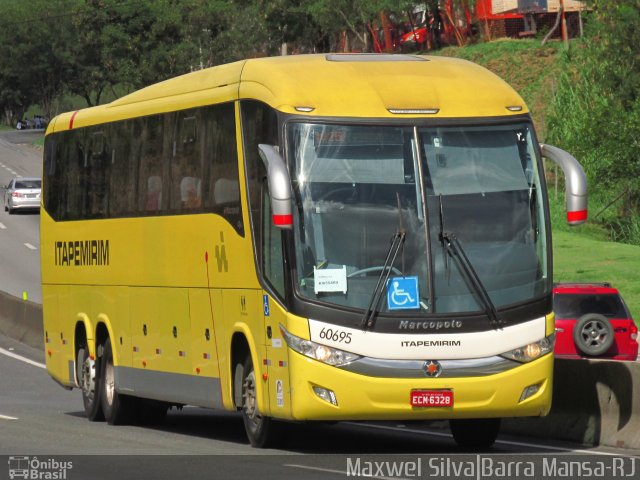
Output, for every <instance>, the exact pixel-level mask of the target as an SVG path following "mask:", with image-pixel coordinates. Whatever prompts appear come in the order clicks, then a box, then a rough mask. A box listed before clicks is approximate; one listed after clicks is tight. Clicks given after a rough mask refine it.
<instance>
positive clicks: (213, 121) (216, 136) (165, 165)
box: [44, 103, 244, 234]
mask: <svg viewBox="0 0 640 480" xmlns="http://www.w3.org/2000/svg"><path fill="white" fill-rule="evenodd" d="M44 157H45V158H44V174H45V180H46V181H45V192H44V202H45V209H46V210H47V212H48V213H49V214H50V215H51V216H52V217H53V218H54V219H56V220H79V219H88V218H112V217H125V216H146V215H170V214H178V213H206V212H213V213H217V214H220V215H222V216H224V217H225V218H226V219H227V220H228V221H229V222H230V223H231V225H233V227H234V228H235V229H236V230H237V231H238V232H239V233H240V234H243V232H244V230H243V228H244V227H243V225H242V210H241V203H240V186H239V181H238V178H239V172H238V157H237V148H236V124H235V109H234V105H233V104H232V103H228V104H223V105H216V106H211V107H204V108H197V109H190V110H183V111H179V112H171V113H166V114H162V115H152V116H148V117H141V118H137V119H132V120H125V121H121V122H114V123H112V124H105V125H99V126H94V127H87V128H80V129H76V130H72V131H66V132H61V133H56V134H50V135H48V136H47V138H46V142H45V155H44Z"/></svg>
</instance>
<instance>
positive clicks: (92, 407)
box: [76, 345, 104, 422]
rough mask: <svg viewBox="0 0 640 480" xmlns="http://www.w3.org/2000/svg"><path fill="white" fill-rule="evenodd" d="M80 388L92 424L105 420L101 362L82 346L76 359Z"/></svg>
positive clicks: (85, 409)
mask: <svg viewBox="0 0 640 480" xmlns="http://www.w3.org/2000/svg"><path fill="white" fill-rule="evenodd" d="M76 375H77V377H78V386H79V387H80V390H82V403H83V404H84V413H85V414H86V415H87V418H88V419H89V421H91V422H100V421H102V420H104V415H103V414H102V409H101V408H100V362H99V361H97V360H94V359H92V358H91V357H90V356H89V349H88V348H87V346H86V345H82V346H81V347H80V348H79V349H78V356H77V357H76Z"/></svg>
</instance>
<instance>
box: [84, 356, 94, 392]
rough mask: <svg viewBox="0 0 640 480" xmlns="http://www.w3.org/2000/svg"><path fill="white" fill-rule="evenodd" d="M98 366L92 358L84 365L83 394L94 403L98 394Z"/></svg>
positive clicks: (86, 360) (85, 360)
mask: <svg viewBox="0 0 640 480" xmlns="http://www.w3.org/2000/svg"><path fill="white" fill-rule="evenodd" d="M95 372H96V365H95V362H94V361H93V360H91V358H89V357H87V358H85V359H84V362H83V364H82V393H83V394H84V396H85V397H86V398H87V400H89V402H93V399H94V397H95V393H96V373H95Z"/></svg>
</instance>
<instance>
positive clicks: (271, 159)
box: [258, 143, 293, 229]
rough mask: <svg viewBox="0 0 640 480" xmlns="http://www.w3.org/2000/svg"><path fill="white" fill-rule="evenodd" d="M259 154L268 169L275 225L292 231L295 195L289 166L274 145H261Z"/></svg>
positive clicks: (272, 214)
mask: <svg viewBox="0 0 640 480" xmlns="http://www.w3.org/2000/svg"><path fill="white" fill-rule="evenodd" d="M258 153H259V154H260V158H261V159H262V161H263V162H264V165H265V167H266V168H267V182H268V184H269V196H270V197H271V216H272V219H273V224H274V225H275V226H276V227H278V228H284V229H291V228H293V211H292V206H291V199H292V198H293V194H292V193H291V178H290V177H289V171H288V170H287V166H286V164H285V163H284V160H283V158H282V157H281V156H280V154H279V153H278V151H277V150H276V149H275V147H274V146H273V145H265V144H262V143H261V144H259V145H258Z"/></svg>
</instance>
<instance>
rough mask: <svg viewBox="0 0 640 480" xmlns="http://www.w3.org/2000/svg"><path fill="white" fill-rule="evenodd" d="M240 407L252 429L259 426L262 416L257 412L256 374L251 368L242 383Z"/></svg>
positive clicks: (254, 429)
mask: <svg viewBox="0 0 640 480" xmlns="http://www.w3.org/2000/svg"><path fill="white" fill-rule="evenodd" d="M242 402H243V403H242V407H243V411H244V414H245V417H246V419H247V420H248V422H249V425H250V427H251V430H252V431H254V432H255V431H256V430H257V429H258V428H260V424H261V423H262V416H261V415H260V412H258V399H257V394H256V374H255V371H254V370H251V372H249V374H248V375H247V376H246V377H245V379H244V382H243V383H242Z"/></svg>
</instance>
